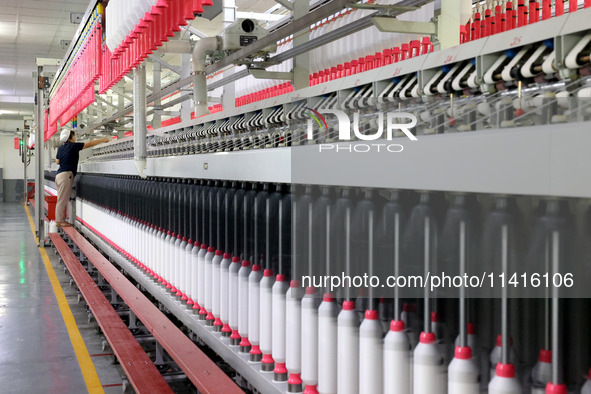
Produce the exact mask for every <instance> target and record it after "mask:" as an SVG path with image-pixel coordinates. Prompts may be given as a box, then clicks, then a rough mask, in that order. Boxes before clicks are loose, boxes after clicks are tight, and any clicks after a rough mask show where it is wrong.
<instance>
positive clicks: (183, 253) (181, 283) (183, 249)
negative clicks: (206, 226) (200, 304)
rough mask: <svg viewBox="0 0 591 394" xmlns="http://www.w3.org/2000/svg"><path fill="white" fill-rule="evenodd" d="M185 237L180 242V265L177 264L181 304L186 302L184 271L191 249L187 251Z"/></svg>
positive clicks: (185, 277)
mask: <svg viewBox="0 0 591 394" xmlns="http://www.w3.org/2000/svg"><path fill="white" fill-rule="evenodd" d="M187 246H188V243H187V237H183V239H182V242H181V246H180V250H179V252H180V256H181V259H180V263H179V271H178V278H179V286H180V289H179V291H180V292H181V302H183V301H187V300H188V298H187V276H186V270H187V264H188V259H187V257H188V256H187V253H190V252H191V248H192V247H191V248H190V249H189V250H188V251H187Z"/></svg>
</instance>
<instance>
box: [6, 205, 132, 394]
mask: <svg viewBox="0 0 591 394" xmlns="http://www.w3.org/2000/svg"><path fill="white" fill-rule="evenodd" d="M30 223H32V221H30V218H29V217H28V216H27V210H26V209H25V207H24V205H22V204H21V203H0V225H1V226H0V392H3V393H60V394H61V393H85V392H92V393H102V392H106V393H121V389H122V387H121V386H122V380H121V370H120V368H119V367H118V366H116V365H114V364H113V356H112V353H111V350H109V349H107V350H106V351H103V349H102V338H101V336H100V335H99V334H98V331H97V329H96V323H95V322H94V321H92V322H91V323H90V324H89V323H88V312H87V311H86V307H85V306H84V304H83V302H81V303H78V293H77V291H76V290H75V288H74V287H70V277H69V276H68V275H66V274H65V273H64V270H63V265H61V264H59V263H58V258H57V257H56V255H55V253H54V252H53V250H52V249H51V247H47V248H46V249H43V248H38V247H37V243H36V240H35V238H34V237H33V233H32V231H31V227H30Z"/></svg>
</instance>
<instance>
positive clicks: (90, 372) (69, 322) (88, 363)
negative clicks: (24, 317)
mask: <svg viewBox="0 0 591 394" xmlns="http://www.w3.org/2000/svg"><path fill="white" fill-rule="evenodd" d="M25 211H26V212H27V217H28V218H29V225H30V226H31V232H32V233H33V238H35V242H37V244H38V243H39V241H38V239H37V237H36V236H35V224H34V223H33V218H32V217H31V213H30V212H29V208H28V207H27V206H26V205H25ZM39 253H41V259H43V264H45V269H46V270H47V275H48V276H49V280H50V282H51V286H52V287H53V291H54V293H55V298H57V303H58V305H59V308H60V312H61V313H62V318H63V319H64V323H66V328H67V330H68V335H69V336H70V341H71V342H72V347H73V348H74V352H75V353H76V358H77V359H78V364H79V365H80V370H81V371H82V376H83V377H84V382H85V383H86V388H87V389H88V392H89V393H104V392H105V391H104V390H103V386H102V385H101V382H100V380H99V377H98V375H97V373H96V369H95V367H94V363H93V362H92V359H91V358H90V354H89V353H88V349H87V348H86V344H85V343H84V340H83V339H82V335H80V331H79V330H78V325H77V324H76V320H75V319H74V315H73V314H72V310H71V309H70V305H68V300H66V295H65V294H64V291H63V290H62V287H61V285H60V282H59V280H58V278H57V275H56V274H55V271H54V270H53V266H52V265H51V262H50V261H49V256H47V252H46V251H45V248H41V247H40V248H39Z"/></svg>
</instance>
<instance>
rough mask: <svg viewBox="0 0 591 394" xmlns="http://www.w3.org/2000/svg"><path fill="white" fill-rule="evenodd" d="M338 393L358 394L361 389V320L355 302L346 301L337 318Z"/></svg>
mask: <svg viewBox="0 0 591 394" xmlns="http://www.w3.org/2000/svg"><path fill="white" fill-rule="evenodd" d="M337 337H338V351H337V356H338V372H337V374H338V392H339V394H356V393H357V391H358V389H359V318H358V317H357V311H356V310H355V301H344V302H343V309H342V310H341V312H340V313H339V316H338V318H337Z"/></svg>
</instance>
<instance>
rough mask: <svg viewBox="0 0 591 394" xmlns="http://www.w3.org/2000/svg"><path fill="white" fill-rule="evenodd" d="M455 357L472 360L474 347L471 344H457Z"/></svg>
mask: <svg viewBox="0 0 591 394" xmlns="http://www.w3.org/2000/svg"><path fill="white" fill-rule="evenodd" d="M455 357H456V358H457V359H458V360H470V359H471V358H472V349H470V347H469V346H464V347H462V346H456V351H455Z"/></svg>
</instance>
